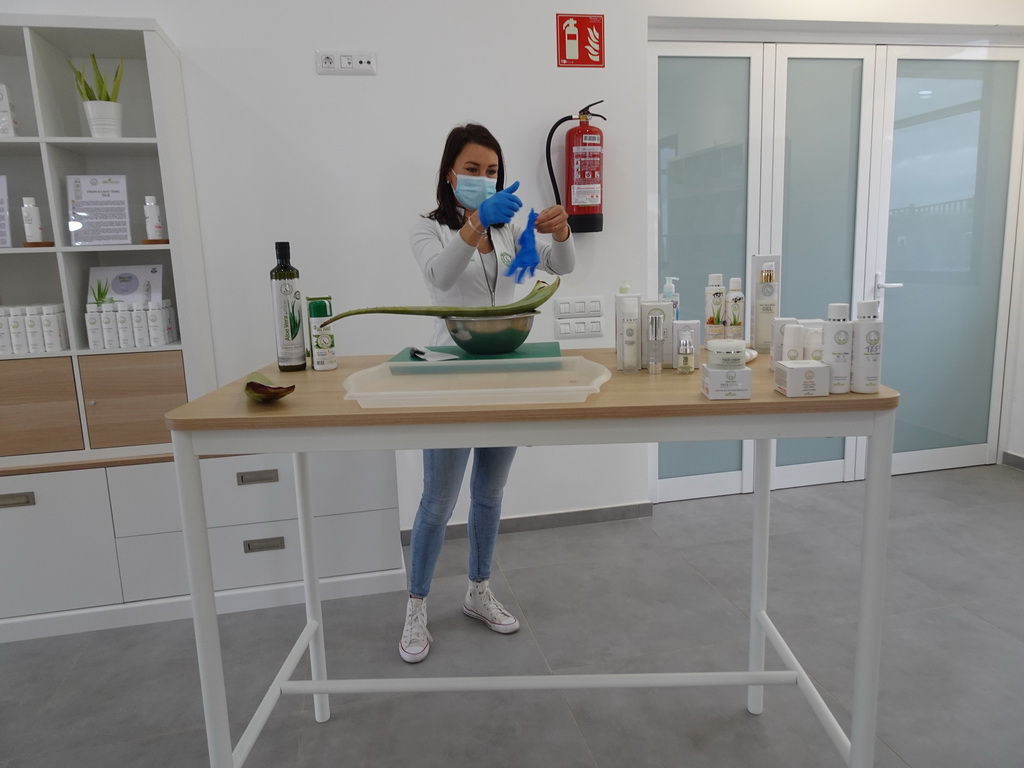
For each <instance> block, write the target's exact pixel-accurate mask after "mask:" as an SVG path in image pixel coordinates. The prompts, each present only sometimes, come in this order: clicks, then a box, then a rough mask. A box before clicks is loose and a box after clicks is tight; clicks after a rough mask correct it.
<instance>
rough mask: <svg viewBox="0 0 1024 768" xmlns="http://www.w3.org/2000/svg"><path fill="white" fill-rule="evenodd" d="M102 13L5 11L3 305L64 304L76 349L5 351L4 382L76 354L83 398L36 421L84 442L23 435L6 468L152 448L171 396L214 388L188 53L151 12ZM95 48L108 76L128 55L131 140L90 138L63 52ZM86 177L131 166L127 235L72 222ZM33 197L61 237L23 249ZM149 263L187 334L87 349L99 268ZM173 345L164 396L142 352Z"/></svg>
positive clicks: (178, 398) (84, 55)
mask: <svg viewBox="0 0 1024 768" xmlns="http://www.w3.org/2000/svg"><path fill="white" fill-rule="evenodd" d="M95 21H96V23H95V24H94V23H93V22H92V21H90V20H87V19H80V18H67V17H57V16H54V17H47V16H20V15H18V16H11V15H3V14H0V62H2V66H0V82H3V83H4V84H5V85H6V86H7V90H8V95H9V102H10V104H11V107H12V112H13V117H14V120H15V121H16V123H17V128H16V131H17V135H16V136H13V137H11V136H3V137H0V175H3V176H5V177H6V181H7V194H8V206H9V208H10V210H11V216H10V234H11V241H12V243H11V245H12V247H9V248H0V306H10V305H36V304H63V305H64V307H65V309H66V316H67V320H68V326H69V327H68V341H69V347H70V348H69V349H67V350H63V351H51V352H49V353H45V354H35V355H27V354H22V355H4V356H0V381H3V380H6V379H9V378H11V377H13V376H15V373H17V374H18V375H20V374H21V371H20V370H19V371H17V372H15V371H13V370H12V371H10V372H8V371H7V370H6V368H7V367H9V366H11V364H12V363H16V362H18V358H21V359H32V360H38V359H40V358H58V359H59V358H64V359H66V360H67V361H68V362H69V363H73V365H69V371H71V375H70V377H69V378H70V383H71V385H72V387H71V390H70V392H71V397H72V398H73V399H72V400H71V401H70V405H71V406H73V407H70V408H61V409H53V410H52V411H50V412H49V413H48V414H47V415H46V416H44V417H42V421H41V423H40V428H41V431H42V432H43V433H45V432H46V431H47V430H60V431H61V432H62V433H67V434H72V435H78V436H80V438H81V439H80V440H79V441H78V442H77V444H76V443H73V442H72V443H68V444H62V443H54V442H52V441H45V440H42V441H29V442H26V441H23V440H19V441H17V442H16V443H14V444H16V445H19V446H23V448H22V450H21V452H20V453H21V455H15V454H13V452H12V451H10V450H4V451H0V469H3V468H4V467H27V466H31V464H33V463H38V464H44V463H45V464H50V463H65V462H69V461H81V460H83V459H84V460H92V459H101V460H102V459H104V458H106V457H111V458H115V457H118V458H119V457H124V456H133V455H139V454H142V453H149V454H152V453H154V448H153V446H155V445H156V446H160V450H162V451H165V452H167V451H168V450H169V446H168V445H167V442H168V436H167V432H166V430H165V429H162V428H159V427H162V414H163V412H164V411H166V410H167V407H165V406H166V404H167V403H168V402H171V401H174V402H184V400H185V399H186V396H192V397H194V396H198V395H199V394H202V393H204V392H207V391H209V390H210V389H212V388H213V387H214V386H215V378H214V366H213V347H212V339H211V335H210V332H209V329H208V328H207V327H205V326H204V325H203V324H202V323H201V322H200V321H198V318H200V317H203V316H205V307H206V305H207V292H206V282H205V270H204V267H203V255H202V243H201V240H200V237H199V217H198V208H197V204H196V196H195V184H194V178H193V173H192V157H191V147H190V145H189V139H188V125H187V121H186V112H185V101H184V93H183V90H182V79H181V65H180V61H179V59H178V54H177V52H176V51H175V49H174V48H173V46H172V45H171V44H170V42H169V41H168V40H167V38H166V37H165V36H164V34H163V33H162V32H161V31H160V30H159V28H158V27H157V26H156V25H155V24H154V23H152V22H150V21H148V20H141V19H131V20H128V19H123V20H117V19H110V20H107V19H103V20H100V19H97V20H95ZM93 53H95V54H96V57H97V59H98V61H99V64H100V68H101V69H102V70H103V71H105V72H107V73H108V74H109V73H112V72H113V71H114V69H115V68H116V66H117V62H118V61H119V60H120V59H121V58H122V57H124V59H125V70H124V76H123V79H122V82H121V92H120V97H119V99H118V101H119V102H120V103H121V104H122V109H123V114H124V128H123V138H102V139H97V138H92V137H91V136H90V133H89V130H88V127H87V125H86V122H85V118H84V111H83V108H82V102H81V99H80V97H79V96H78V94H77V92H76V89H75V83H74V76H73V74H72V73H71V70H70V69H69V68H68V64H67V61H66V60H68V59H69V60H71V61H72V62H74V63H75V64H77V65H78V66H80V67H81V66H82V65H83V64H85V63H87V62H88V61H89V58H88V57H89V55H90V54H93ZM90 79H91V77H90ZM82 174H90V175H93V174H96V175H104V174H118V175H124V176H125V177H126V184H127V193H128V202H129V209H128V213H129V222H130V227H129V231H130V239H131V243H130V244H127V245H109V246H75V245H72V242H71V237H70V233H69V228H68V225H67V223H66V222H67V220H68V214H67V211H68V197H67V177H68V176H70V175H82ZM146 195H153V196H156V197H157V199H158V202H159V203H160V204H161V206H162V208H163V213H164V220H165V224H166V228H167V232H168V233H169V239H170V242H169V243H168V244H145V243H143V242H142V241H143V240H144V239H145V237H146V235H145V226H144V217H143V210H142V207H143V201H144V197H145V196H146ZM23 197H34V198H35V200H36V204H37V205H38V207H39V209H40V213H41V218H42V220H43V238H44V241H52V245H47V246H44V247H23V241H24V239H25V237H24V235H25V233H24V230H23V227H22V225H21V217H20V214H19V209H20V206H21V200H22V198H23ZM151 264H153V265H160V266H161V267H162V270H163V280H162V289H163V296H164V298H169V299H171V301H172V302H173V303H174V305H175V306H176V308H177V315H178V318H179V323H180V330H181V342H180V343H176V344H173V345H170V346H163V347H156V348H149V349H139V350H134V349H132V350H124V351H122V350H109V349H108V350H103V351H102V354H97V351H96V350H90V349H89V344H88V339H87V337H86V329H85V321H84V314H85V309H86V299H87V291H88V281H89V270H90V268H92V267H97V266H141V265H151ZM200 309H201V310H203V311H199V310H200ZM168 351H170V352H173V353H174V357H173V358H168V361H169V362H168V364H174V365H176V366H177V367H178V368H179V369H181V370H182V372H183V376H182V375H181V374H177V375H175V376H164V375H162V374H160V378H159V381H158V384H159V393H158V394H159V397H157V396H156V393H157V390H156V389H154V388H153V382H152V381H146V375H147V374H146V373H145V372H146V371H151V370H153V369H154V366H152V365H147V364H146V356H151V355H159V354H161V353H165V354H166V353H167V352H168ZM124 352H130V353H131V356H127V357H126V356H124ZM158 367H159V366H158ZM126 368H127V369H128V370H127V372H126V370H125V369H126ZM136 374H138V376H139V377H141V378H139V380H138V382H136V383H137V384H138V386H136V385H135V384H132V383H130V382H131V380H132V377H135V376H136ZM126 375H127V377H128V378H125V376H126ZM87 378H88V380H87ZM110 381H124V382H125V386H130V387H131V388H132V389H133V390H134V392H135V393H136V394H138V393H140V392H146V393H150V394H153V395H154V396H153V397H151V401H152V402H151V403H150V405H151V406H152V407H148V406H147V405H146V404H145V403H143V404H141V405H140V403H139V401H138V399H137V397H135V398H133V399H131V400H130V402H129V401H126V400H124V398H121V399H120V401H118V400H116V399H112V398H117V397H118V395H117V393H107V392H106V391H105V390H106V384H104V382H110ZM96 382H99V383H100V385H99V386H100V391H97V384H96ZM165 390H166V391H165ZM64 400H67V398H64ZM62 402H63V401H62ZM160 409H162V410H160ZM157 411H159V413H157ZM108 413H117V414H123V415H124V416H125V420H124V421H123V422H121V421H116V422H112V421H111V419H110V418H109V417H108V416H107V414H108ZM157 421H159V422H160V424H157ZM12 425H14V421H13V420H9V419H4V420H2V421H0V444H3V445H5V446H10V445H11V444H12V441H13V439H14V437H15V436H14V435H13V434H10V435H9V434H7V430H8V429H9V428H10V429H13V428H14V426H12ZM154 425H155V426H154ZM136 446H139V447H136ZM26 455H28V456H31V458H26Z"/></svg>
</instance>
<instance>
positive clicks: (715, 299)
mask: <svg viewBox="0 0 1024 768" xmlns="http://www.w3.org/2000/svg"><path fill="white" fill-rule="evenodd" d="M724 302H725V291H724V290H723V288H722V276H721V275H720V274H717V273H716V274H711V275H708V285H707V288H705V289H704V343H705V345H706V344H707V343H708V342H709V341H711V340H712V339H724V338H725V326H724V325H722V323H723V322H724V321H723V318H722V314H723V313H724V312H725V307H723V306H722V305H723V303H724Z"/></svg>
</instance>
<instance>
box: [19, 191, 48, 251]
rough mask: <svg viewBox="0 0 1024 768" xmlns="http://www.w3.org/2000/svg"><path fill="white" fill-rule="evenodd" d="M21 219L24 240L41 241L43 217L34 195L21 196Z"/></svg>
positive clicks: (29, 241)
mask: <svg viewBox="0 0 1024 768" xmlns="http://www.w3.org/2000/svg"><path fill="white" fill-rule="evenodd" d="M21 221H22V223H24V225H25V242H26V243H41V242H43V219H42V217H41V216H40V215H39V208H38V206H37V205H36V199H35V198H34V197H23V198H21Z"/></svg>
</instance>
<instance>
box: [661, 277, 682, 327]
mask: <svg viewBox="0 0 1024 768" xmlns="http://www.w3.org/2000/svg"><path fill="white" fill-rule="evenodd" d="M678 279H679V278H678V277H666V278H665V284H664V285H663V286H662V287H661V298H662V299H663V300H664V301H671V302H672V319H673V320H678V319H679V291H677V290H676V283H675V281H676V280H678Z"/></svg>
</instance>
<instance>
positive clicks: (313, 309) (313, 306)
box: [309, 299, 331, 317]
mask: <svg viewBox="0 0 1024 768" xmlns="http://www.w3.org/2000/svg"><path fill="white" fill-rule="evenodd" d="M309 316H310V317H330V316H331V305H330V302H329V301H328V300H327V299H310V300H309Z"/></svg>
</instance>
